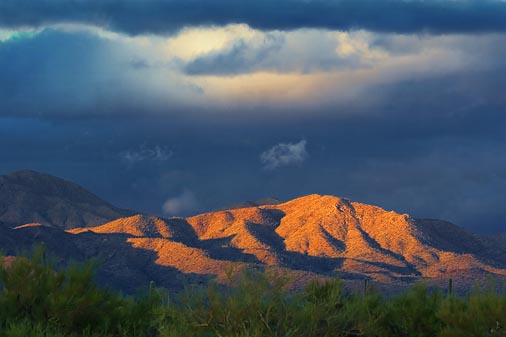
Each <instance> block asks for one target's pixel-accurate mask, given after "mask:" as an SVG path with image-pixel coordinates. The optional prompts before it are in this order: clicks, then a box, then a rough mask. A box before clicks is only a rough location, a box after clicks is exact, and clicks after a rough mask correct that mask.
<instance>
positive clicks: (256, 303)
mask: <svg viewBox="0 0 506 337" xmlns="http://www.w3.org/2000/svg"><path fill="white" fill-rule="evenodd" d="M0 261H1V260H0ZM93 271H94V264H93V263H85V264H71V265H69V266H67V267H66V268H60V269H58V268H56V267H55V266H54V264H51V263H47V262H46V259H45V257H44V252H43V250H38V251H36V253H35V254H34V255H33V256H32V257H31V258H16V259H15V260H14V261H13V262H12V263H11V264H10V265H9V266H3V265H2V264H1V263H0V337H17V336H23V337H24V336H33V337H60V336H61V337H80V336H82V337H112V336H114V337H116V336H129V337H130V336H132V337H136V336H139V337H141V336H142V337H151V336H152V337H156V336H161V337H163V336H167V337H169V336H170V337H178V336H184V337H191V336H195V337H204V336H205V337H212V336H227V337H228V336H241V337H250V336H251V337H252V336H262V337H263V336H267V337H268V336H273V337H274V336H287V337H290V336H291V337H334V336H335V337H355V336H363V337H422V336H423V337H481V336H501V337H506V329H505V327H506V297H505V296H504V295H500V294H498V293H497V292H496V291H495V290H489V291H480V292H474V293H471V295H469V296H467V297H456V296H448V297H447V298H443V296H442V295H441V292H439V291H430V290H429V289H428V288H427V287H426V286H424V285H423V284H420V285H416V286H414V287H413V288H412V289H411V290H410V291H407V292H405V293H403V294H401V295H399V296H397V297H393V298H384V297H382V296H381V295H380V294H379V293H378V292H376V291H374V289H372V290H369V291H367V292H366V293H365V294H353V293H347V292H345V291H344V290H343V284H342V282H341V281H340V280H338V279H333V280H330V281H326V282H311V283H309V284H308V285H307V286H306V287H305V289H304V291H303V292H299V293H291V292H289V291H288V290H287V284H288V278H287V277H286V275H284V274H282V273H279V272H273V271H267V272H258V271H251V270H250V271H245V272H243V273H234V276H233V277H232V276H231V279H230V280H229V281H230V282H229V283H230V286H227V287H225V286H223V285H218V284H216V283H213V282H211V283H209V284H208V285H207V286H198V287H187V291H186V292H185V293H184V294H182V295H180V296H174V297H171V298H170V299H169V297H168V293H166V292H163V291H161V290H158V289H155V287H154V284H151V285H150V287H149V292H148V293H144V294H138V295H137V296H134V297H124V296H122V295H120V294H119V293H116V292H113V291H110V290H107V289H102V288H100V287H98V286H96V285H95V283H94V282H93ZM230 275H232V274H230Z"/></svg>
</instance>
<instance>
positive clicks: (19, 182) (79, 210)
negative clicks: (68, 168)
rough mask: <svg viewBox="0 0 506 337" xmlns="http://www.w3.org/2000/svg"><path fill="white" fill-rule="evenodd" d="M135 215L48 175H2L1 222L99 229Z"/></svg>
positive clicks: (0, 195) (21, 173) (25, 172)
mask: <svg viewBox="0 0 506 337" xmlns="http://www.w3.org/2000/svg"><path fill="white" fill-rule="evenodd" d="M131 214H133V212H131V211H126V210H122V209H118V208H115V207H113V206H112V205H110V204H109V203H107V202H105V201H103V200H101V199H100V198H98V197H97V196H95V195H94V194H92V193H90V192H88V191H86V190H85V189H83V188H82V187H80V186H78V185H76V184H74V183H72V182H69V181H66V180H63V179H60V178H56V177H53V176H50V175H47V174H43V173H38V172H34V171H17V172H14V173H11V174H7V175H2V176H0V221H3V222H5V223H9V224H14V225H22V224H26V223H40V224H44V225H47V226H51V227H55V228H61V229H69V228H75V227H88V226H97V225H100V224H103V223H104V222H108V221H111V220H114V219H117V218H120V217H124V216H128V215H131Z"/></svg>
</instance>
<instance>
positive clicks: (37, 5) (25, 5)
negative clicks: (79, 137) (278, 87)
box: [0, 0, 506, 35]
mask: <svg viewBox="0 0 506 337" xmlns="http://www.w3.org/2000/svg"><path fill="white" fill-rule="evenodd" d="M69 22H71V23H86V24H92V25H97V26H101V27H105V28H107V29H111V30H115V31H121V32H125V33H127V34H132V35H135V34H148V33H149V34H171V33H174V32H176V31H178V30H180V29H181V28H183V27H187V26H207V25H225V24H231V23H245V24H248V25H250V26H251V27H254V28H258V29H262V30H272V29H279V30H292V29H298V28H323V29H338V30H350V29H366V30H371V31H381V32H398V33H413V32H429V33H455V32H494V31H505V30H506V2H504V1H499V0H495V1H494V0H455V1H443V0H425V1H422V0H411V1H404V0H334V1H332V0H276V1H272V0H243V1H239V0H146V1H141V0H2V1H0V27H2V26H3V27H9V28H17V27H26V26H29V27H33V26H42V25H46V24H55V23H69Z"/></svg>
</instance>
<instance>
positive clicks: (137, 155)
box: [120, 144, 173, 164]
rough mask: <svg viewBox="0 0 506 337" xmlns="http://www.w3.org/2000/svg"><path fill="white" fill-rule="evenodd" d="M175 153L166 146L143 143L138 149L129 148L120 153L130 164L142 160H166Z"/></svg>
mask: <svg viewBox="0 0 506 337" xmlns="http://www.w3.org/2000/svg"><path fill="white" fill-rule="evenodd" d="M172 155H173V153H172V151H170V150H169V149H167V148H165V147H161V146H159V145H156V146H154V147H148V146H147V145H145V144H143V145H141V146H140V147H139V148H138V149H134V150H128V151H124V152H122V153H120V157H121V158H122V159H123V160H124V161H126V162H127V163H128V164H135V163H137V162H141V161H166V160H169V159H170V158H171V157H172Z"/></svg>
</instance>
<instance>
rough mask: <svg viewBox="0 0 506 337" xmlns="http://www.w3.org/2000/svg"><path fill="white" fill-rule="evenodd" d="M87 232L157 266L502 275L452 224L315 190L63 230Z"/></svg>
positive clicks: (199, 270) (397, 275) (206, 270)
mask: <svg viewBox="0 0 506 337" xmlns="http://www.w3.org/2000/svg"><path fill="white" fill-rule="evenodd" d="M452 226H453V227H452ZM88 230H90V231H93V232H95V233H99V234H101V235H107V234H118V233H120V234H121V233H123V234H128V235H129V237H127V238H125V240H126V241H127V242H128V243H129V244H130V245H131V246H132V247H134V248H137V249H142V250H146V251H150V252H154V253H156V255H157V257H158V258H157V259H156V261H155V263H156V264H159V265H161V266H167V267H173V268H176V269H177V270H179V271H181V272H184V273H195V274H207V275H208V274H212V275H219V274H222V273H223V271H224V268H225V267H226V266H227V265H235V266H237V267H243V266H245V265H256V266H275V267H279V268H285V269H287V270H305V271H308V272H312V271H314V272H316V273H321V274H323V275H325V274H326V273H328V272H331V271H332V270H334V271H337V272H340V273H347V274H348V275H356V276H355V277H357V276H358V275H362V276H367V277H371V278H373V279H376V280H378V281H385V282H390V281H395V280H407V279H412V280H413V279H416V278H419V277H432V278H434V277H439V276H440V273H441V270H445V271H447V272H450V273H451V272H459V271H462V270H475V271H480V272H482V273H492V274H499V275H506V269H500V268H497V267H494V266H493V265H490V264H488V263H487V262H486V259H485V260H484V259H483V258H482V257H480V256H479V254H480V253H481V252H480V245H481V243H480V242H479V241H477V239H476V238H474V237H473V236H472V235H471V234H467V233H466V232H464V231H462V230H459V229H458V228H457V227H455V226H454V225H451V224H448V223H445V222H442V221H440V222H437V221H436V222H434V221H433V220H431V221H428V222H427V221H424V220H416V219H413V218H411V217H410V216H408V215H407V214H398V213H396V212H392V211H386V210H384V209H381V208H379V207H376V206H370V205H366V204H361V203H357V202H351V201H349V200H346V199H342V198H338V197H334V196H321V195H316V194H315V195H308V196H305V197H301V198H298V199H294V200H292V201H289V202H286V203H283V204H279V205H266V206H260V207H249V208H242V209H234V210H226V211H218V212H213V213H208V214H202V215H198V216H194V217H191V218H188V219H159V218H156V217H147V216H141V215H138V216H134V217H130V218H122V219H118V220H115V221H113V222H110V223H108V224H105V225H102V226H99V227H94V228H86V229H84V228H83V229H75V230H70V231H69V232H70V233H74V234H78V233H82V232H85V231H88ZM441 230H442V231H443V232H445V231H446V232H448V233H454V235H456V236H458V238H456V239H455V240H461V241H464V242H466V247H467V248H465V249H466V250H468V252H465V253H461V252H460V251H458V250H455V248H453V246H454V244H453V243H452V242H451V241H445V240H447V239H445V238H444V237H442V238H440V237H439V236H440V234H438V233H439V231H441ZM451 239H452V240H453V239H454V238H451ZM434 240H435V241H434ZM461 249H464V248H461Z"/></svg>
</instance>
